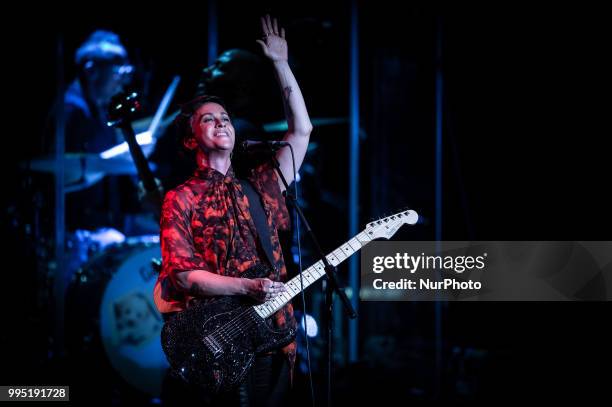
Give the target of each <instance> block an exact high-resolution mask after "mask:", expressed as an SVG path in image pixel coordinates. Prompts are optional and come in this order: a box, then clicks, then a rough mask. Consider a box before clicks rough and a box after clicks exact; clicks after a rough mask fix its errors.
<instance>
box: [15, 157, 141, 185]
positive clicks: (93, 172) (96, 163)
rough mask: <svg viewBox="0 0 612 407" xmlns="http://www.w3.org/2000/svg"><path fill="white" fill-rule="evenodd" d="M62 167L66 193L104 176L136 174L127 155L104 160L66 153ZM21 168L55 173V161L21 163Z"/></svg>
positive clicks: (39, 159)
mask: <svg viewBox="0 0 612 407" xmlns="http://www.w3.org/2000/svg"><path fill="white" fill-rule="evenodd" d="M63 165H64V183H65V185H66V192H71V191H76V190H79V189H83V188H86V187H88V186H90V185H93V184H95V183H96V182H98V181H99V180H101V179H102V178H104V176H106V175H136V174H137V170H136V166H135V165H134V162H133V161H132V158H131V157H130V156H129V155H122V156H120V157H115V158H107V159H104V158H102V157H100V155H99V154H91V153H66V154H64V163H63ZM21 166H22V168H28V169H30V170H32V171H36V172H48V173H57V165H56V161H55V159H54V158H52V157H42V158H37V159H33V160H30V161H27V162H22V164H21Z"/></svg>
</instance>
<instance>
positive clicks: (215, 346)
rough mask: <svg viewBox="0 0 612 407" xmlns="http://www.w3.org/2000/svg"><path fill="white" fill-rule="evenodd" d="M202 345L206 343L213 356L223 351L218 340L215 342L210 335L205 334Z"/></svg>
mask: <svg viewBox="0 0 612 407" xmlns="http://www.w3.org/2000/svg"><path fill="white" fill-rule="evenodd" d="M204 345H206V347H207V348H208V350H209V351H210V352H211V353H212V354H213V356H214V357H215V358H216V357H217V356H219V355H220V354H221V353H223V348H222V347H221V346H220V345H219V342H217V340H216V339H215V338H214V337H213V336H211V335H207V336H205V337H204Z"/></svg>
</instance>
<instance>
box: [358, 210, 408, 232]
mask: <svg viewBox="0 0 612 407" xmlns="http://www.w3.org/2000/svg"><path fill="white" fill-rule="evenodd" d="M417 220H419V215H418V214H417V213H416V212H415V211H413V210H407V211H403V212H399V213H396V214H395V215H391V216H387V217H386V218H381V219H379V220H375V221H374V222H370V223H368V224H367V225H366V228H365V233H367V235H368V236H369V237H370V238H371V239H379V238H384V239H390V238H391V237H392V236H393V235H394V234H395V232H397V231H398V230H399V228H401V227H402V226H403V225H414V224H415V223H417Z"/></svg>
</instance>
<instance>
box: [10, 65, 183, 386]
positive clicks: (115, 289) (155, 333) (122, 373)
mask: <svg viewBox="0 0 612 407" xmlns="http://www.w3.org/2000/svg"><path fill="white" fill-rule="evenodd" d="M177 85H178V77H177V78H175V80H174V81H173V82H172V84H171V86H170V88H169V90H168V92H167V94H166V97H164V99H163V100H162V103H161V105H160V108H159V109H158V111H157V114H156V115H155V116H154V117H153V119H152V120H150V125H149V127H148V130H147V131H146V132H143V133H141V134H138V135H136V134H134V130H133V127H132V123H131V122H128V121H127V120H125V121H121V119H122V117H120V115H119V114H120V113H123V112H113V113H117V115H116V116H115V117H114V118H113V119H116V120H117V123H116V127H118V128H119V129H120V130H122V131H123V132H124V136H125V137H126V142H125V143H122V144H119V145H117V146H115V147H113V148H112V149H109V150H107V151H104V152H101V153H97V154H90V153H87V154H85V153H77V154H64V155H63V156H62V157H59V159H58V158H57V157H55V158H53V157H42V158H38V159H33V160H30V161H28V162H26V163H23V164H22V167H25V168H27V169H28V170H30V171H34V172H42V173H53V174H58V173H62V174H63V175H64V178H63V183H64V188H63V190H64V192H65V193H71V192H73V191H78V190H80V189H83V188H87V187H89V186H91V185H93V184H95V183H97V182H98V181H100V180H101V179H102V178H104V177H105V176H107V175H135V174H138V176H139V177H140V178H141V180H142V171H141V170H142V168H140V167H139V164H141V165H143V166H147V168H146V170H147V171H148V174H149V175H151V172H150V169H149V168H148V163H147V162H146V158H145V154H147V153H149V152H151V151H152V149H153V147H154V145H155V141H156V140H155V133H158V132H159V130H160V128H163V127H165V125H167V124H168V123H169V122H171V121H172V118H173V115H170V117H169V118H166V119H165V120H162V117H163V115H164V114H165V111H166V108H167V106H168V103H169V102H170V98H171V95H172V93H173V92H174V90H175V89H176V86H177ZM136 96H137V95H136V94H135V93H131V94H129V95H128V97H129V98H133V99H134V100H132V102H133V103H135V104H136V103H137V102H136V100H135V99H136ZM109 118H110V116H109ZM109 125H111V123H109ZM128 127H129V130H130V131H131V136H133V138H132V139H129V140H128V138H127V137H128V136H127V135H126V134H125V131H126V130H127V128H128ZM143 135H144V136H147V137H142V136H143ZM132 142H134V143H136V147H134V145H133V143H132ZM127 144H130V146H129V154H127V152H128V145H127ZM134 148H137V149H138V150H139V152H138V154H134V151H133V149H134ZM136 155H139V157H136ZM137 158H139V162H137V161H138V160H137ZM58 169H61V171H58ZM151 179H152V175H151ZM154 185H155V186H156V189H157V184H154ZM145 186H146V185H145ZM158 192H159V191H158ZM65 236H66V238H65V246H64V247H65V250H64V252H65V253H64V258H65V259H66V261H64V263H63V264H64V266H63V270H60V271H61V273H59V274H57V275H56V277H58V276H60V278H61V277H63V280H64V282H63V285H64V286H65V287H66V289H65V297H64V300H65V302H64V306H63V307H62V308H63V309H64V317H63V320H62V323H63V326H64V332H65V334H64V343H63V345H64V350H65V352H66V356H67V358H66V363H67V366H68V367H69V371H70V372H71V373H70V374H71V376H72V377H73V380H75V381H77V382H78V381H80V380H82V381H83V382H82V383H79V386H77V387H78V388H81V389H85V388H87V389H90V390H94V389H93V388H91V382H92V380H91V378H89V377H86V375H85V374H84V373H85V372H90V371H91V370H92V369H95V370H96V373H97V376H101V378H102V380H103V381H104V382H105V385H111V386H112V389H113V390H110V391H109V392H107V393H108V394H112V393H113V392H114V391H115V390H117V389H119V391H120V392H122V393H123V392H124V391H125V392H129V394H132V395H133V394H139V395H141V396H139V397H153V398H157V397H159V396H160V395H161V392H162V382H163V380H164V378H165V376H166V371H167V368H168V362H167V361H166V357H165V355H164V353H163V351H162V348H161V342H160V335H161V328H162V325H163V319H162V315H161V314H160V312H159V311H158V310H157V308H156V306H155V304H154V302H153V289H154V286H155V282H156V280H157V275H158V272H159V270H160V263H161V261H160V260H159V259H160V257H161V250H160V244H159V235H143V236H133V237H126V236H124V235H123V233H121V232H120V231H118V230H116V229H112V228H104V229H98V230H95V231H90V230H77V231H73V232H70V233H66V234H65ZM56 301H57V300H56ZM51 305H52V304H51ZM81 372H83V373H81ZM113 383H114V384H115V385H114V386H113ZM109 389H111V387H109ZM124 389H127V390H124ZM96 391H99V386H98V387H97V390H96Z"/></svg>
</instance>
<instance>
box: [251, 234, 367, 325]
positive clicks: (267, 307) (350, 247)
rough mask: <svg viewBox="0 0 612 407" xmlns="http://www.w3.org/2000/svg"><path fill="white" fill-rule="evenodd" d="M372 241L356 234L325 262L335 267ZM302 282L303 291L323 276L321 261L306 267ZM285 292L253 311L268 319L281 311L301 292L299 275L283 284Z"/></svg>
mask: <svg viewBox="0 0 612 407" xmlns="http://www.w3.org/2000/svg"><path fill="white" fill-rule="evenodd" d="M371 240H372V239H370V238H369V236H368V235H367V233H366V232H365V231H362V232H361V233H359V234H357V235H356V236H355V237H353V238H352V239H350V240H349V241H348V242H346V243H344V244H343V245H341V246H340V247H338V248H337V249H336V250H334V251H332V252H331V253H329V254H328V255H327V256H325V257H327V261H329V263H330V264H331V265H332V266H337V265H338V264H340V263H342V262H343V261H344V260H346V259H348V258H349V257H351V255H353V254H354V253H355V252H357V251H359V250H360V249H361V248H362V247H363V246H365V245H366V244H368V243H369V242H370V241H371ZM301 275H302V281H303V283H304V285H303V288H304V290H305V289H306V288H308V287H309V286H311V285H312V284H313V283H315V282H316V281H317V280H318V279H320V278H321V277H323V276H324V275H325V266H324V265H323V261H321V260H319V261H318V262H316V263H315V264H313V265H312V266H310V267H308V268H307V269H306V270H304V271H303V272H302V273H301ZM285 286H286V288H287V291H285V292H284V293H282V294H280V295H278V296H277V297H275V298H274V299H272V300H269V301H266V302H264V303H263V304H259V305H255V306H253V308H255V311H256V312H257V313H258V314H259V316H260V317H262V318H268V317H269V316H270V315H272V314H274V313H275V312H276V311H278V310H279V309H281V308H282V307H283V306H284V305H285V304H287V303H288V302H289V301H291V299H292V298H293V297H295V296H296V295H298V294H299V293H300V292H301V291H302V284H301V282H300V275H297V276H295V277H293V278H292V279H291V280H289V281H288V282H287V283H285Z"/></svg>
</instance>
